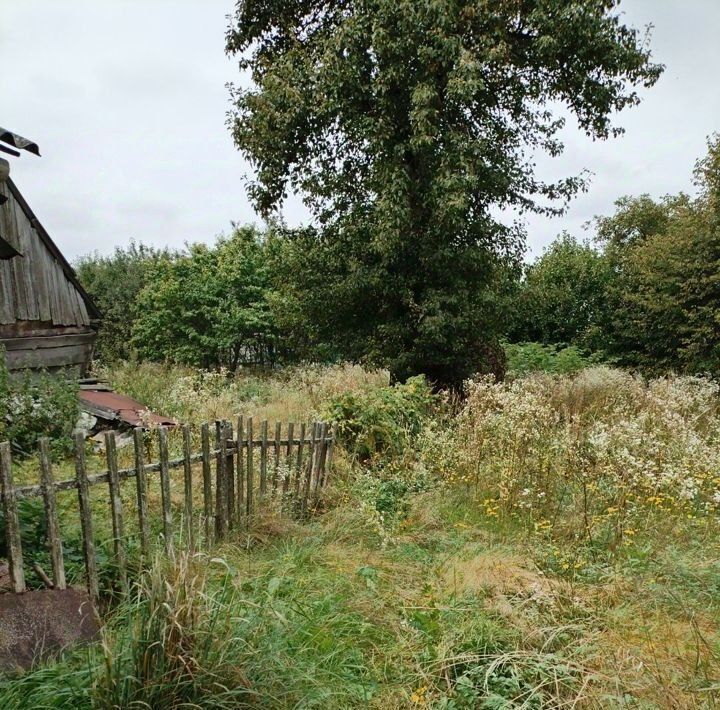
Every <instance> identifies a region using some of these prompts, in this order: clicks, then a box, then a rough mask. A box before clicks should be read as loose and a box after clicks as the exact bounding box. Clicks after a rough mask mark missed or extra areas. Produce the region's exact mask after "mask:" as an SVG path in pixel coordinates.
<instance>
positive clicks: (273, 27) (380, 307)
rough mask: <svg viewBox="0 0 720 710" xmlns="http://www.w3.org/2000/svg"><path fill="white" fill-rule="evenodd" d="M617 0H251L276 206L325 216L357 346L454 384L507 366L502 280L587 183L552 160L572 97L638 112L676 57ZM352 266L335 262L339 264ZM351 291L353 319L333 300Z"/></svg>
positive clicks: (260, 195)
mask: <svg viewBox="0 0 720 710" xmlns="http://www.w3.org/2000/svg"><path fill="white" fill-rule="evenodd" d="M617 6H618V3H617V2H615V1H613V0H561V1H559V2H553V3H547V2H543V1H541V0H521V1H518V0H492V1H490V0H472V1H471V0H460V1H458V0H452V1H451V0H420V1H418V0H344V1H338V2H331V3H328V2H325V0H241V2H239V3H238V6H237V10H236V13H235V16H234V19H233V20H232V23H231V26H230V28H229V30H228V34H227V50H228V52H229V53H231V54H233V55H235V56H236V57H237V58H238V60H239V65H240V68H241V69H242V70H248V71H249V73H250V77H251V79H252V86H250V88H247V89H245V88H235V89H234V91H233V101H234V106H235V109H234V112H233V114H232V120H231V127H232V132H233V137H234V140H235V142H236V145H237V146H238V148H239V149H240V150H241V151H242V152H243V153H244V154H245V155H246V156H247V157H248V158H249V159H250V161H251V162H252V164H253V166H254V167H255V169H256V180H255V181H254V182H253V183H252V184H251V187H250V194H251V197H252V199H253V200H254V202H255V205H256V206H257V208H258V209H259V210H260V212H261V213H263V214H266V215H267V214H270V213H272V212H273V211H274V210H276V209H277V208H278V207H279V206H280V205H281V204H282V202H283V200H284V199H285V198H286V197H287V195H288V192H289V191H291V190H292V191H297V192H299V193H301V194H302V195H303V197H304V199H305V201H306V203H307V204H308V206H309V207H310V208H311V210H312V211H313V214H314V217H315V219H316V220H317V226H318V232H317V234H318V238H317V240H316V243H315V248H316V249H317V250H318V251H319V252H321V253H322V254H321V255H320V256H319V257H318V258H319V260H320V263H322V264H323V267H324V268H325V269H326V270H327V271H328V278H329V281H331V282H334V283H336V284H337V285H338V290H337V291H336V292H335V297H334V298H332V300H331V302H329V303H328V308H327V314H328V316H329V318H330V320H331V321H332V326H330V322H329V323H328V327H329V328H330V327H332V329H333V330H334V331H335V332H336V333H337V335H338V338H339V340H340V342H341V343H343V342H346V341H347V340H348V334H354V335H352V337H350V339H351V340H352V342H353V352H360V353H361V354H362V355H363V356H365V357H366V359H370V360H372V361H373V362H375V363H377V364H382V365H386V366H389V367H390V368H391V370H392V372H393V373H394V374H395V375H396V376H397V377H405V376H407V375H410V374H414V373H417V372H423V373H426V374H428V375H430V377H431V378H433V379H434V380H436V381H438V382H441V383H445V384H453V383H458V382H459V381H460V380H462V379H463V378H464V377H466V376H468V375H470V374H471V373H472V372H474V371H478V370H482V369H484V368H487V367H488V363H489V361H490V360H492V356H491V351H492V346H493V343H494V342H495V341H496V339H497V335H498V333H499V332H500V330H501V329H502V323H503V319H504V314H502V313H499V312H498V311H497V299H496V298H495V296H494V295H493V293H492V290H493V288H494V286H495V284H496V281H497V278H498V277H497V271H498V269H499V270H500V271H501V272H502V271H504V270H505V269H507V268H509V267H510V266H511V265H512V263H513V262H514V261H515V262H516V261H517V258H518V255H519V253H520V251H521V248H522V243H523V236H524V232H523V228H522V225H521V223H520V222H518V221H515V222H512V221H510V223H509V224H508V221H507V220H504V219H501V218H500V217H499V216H498V214H499V212H500V211H503V210H504V211H508V210H514V211H516V212H524V211H530V212H538V213H548V214H550V213H556V212H558V211H559V210H561V209H562V208H563V206H564V204H565V203H566V201H567V200H569V199H570V198H571V197H572V196H573V194H575V193H576V192H577V190H578V189H580V188H581V187H582V185H583V181H582V178H581V177H579V176H570V177H567V178H563V179H560V180H558V181H555V182H546V181H544V180H542V179H540V178H539V177H538V176H537V174H536V171H535V167H534V162H533V156H534V154H535V153H536V152H537V151H545V152H547V153H549V154H551V155H557V154H559V153H560V152H561V151H562V149H563V146H562V143H561V141H560V138H559V133H558V132H559V130H560V129H561V128H562V127H563V125H564V122H565V118H564V114H563V113H562V111H563V110H565V111H569V112H570V113H571V114H572V115H574V116H575V118H576V119H577V121H578V123H579V125H580V127H581V129H582V130H584V131H585V132H586V133H587V134H589V135H591V136H593V137H594V138H607V137H608V136H610V135H614V134H616V133H617V132H618V131H619V129H618V128H616V127H613V126H612V125H611V121H610V119H611V116H612V114H613V113H614V112H616V111H618V110H621V109H623V108H625V107H627V106H630V105H633V104H635V103H637V102H638V96H637V94H636V92H635V90H634V87H636V86H650V85H652V84H653V83H654V82H655V81H656V79H657V78H658V76H659V75H660V72H661V69H662V68H661V67H660V66H659V65H657V64H654V63H652V62H651V60H650V54H649V51H648V48H647V45H646V37H645V36H644V35H643V34H642V33H639V32H638V31H636V30H635V29H633V28H630V27H627V26H626V25H624V24H623V22H622V21H621V18H620V15H619V13H618V11H617ZM330 271H332V273H330ZM340 297H342V298H344V299H346V300H347V301H351V302H352V303H345V304H344V307H343V313H344V317H343V319H342V320H339V319H337V318H334V319H333V315H332V313H331V311H332V309H334V308H335V307H337V305H338V300H339V298H340Z"/></svg>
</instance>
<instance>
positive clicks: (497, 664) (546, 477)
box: [0, 365, 720, 709]
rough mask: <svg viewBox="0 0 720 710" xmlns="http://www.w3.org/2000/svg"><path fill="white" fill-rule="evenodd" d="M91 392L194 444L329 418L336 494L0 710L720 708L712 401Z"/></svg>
mask: <svg viewBox="0 0 720 710" xmlns="http://www.w3.org/2000/svg"><path fill="white" fill-rule="evenodd" d="M105 375H106V376H107V377H108V378H109V379H110V381H111V382H112V384H113V385H114V386H115V387H116V388H117V389H118V390H119V391H124V392H127V393H128V394H131V395H134V396H136V397H138V398H139V399H142V401H144V402H146V403H147V404H148V406H150V407H152V408H153V409H155V410H157V411H162V412H163V413H165V414H169V415H171V416H175V417H177V418H178V419H182V420H186V421H189V422H191V423H199V422H202V421H206V420H212V419H215V418H223V417H232V416H235V415H237V414H251V415H253V416H255V417H258V418H268V419H275V418H277V419H293V420H295V421H300V420H303V419H306V420H310V419H311V418H314V417H324V418H329V419H332V420H334V421H337V422H338V425H339V437H340V443H341V445H340V447H339V451H338V455H337V457H336V465H335V471H334V473H333V479H332V485H331V486H330V488H329V489H328V490H327V492H326V494H325V497H324V499H323V500H322V501H321V505H319V506H318V509H317V510H315V511H314V512H313V514H312V515H311V517H310V518H309V519H306V520H300V519H298V518H296V517H294V516H293V515H292V514H288V513H287V512H281V511H272V510H269V511H268V512H267V513H266V514H264V515H263V516H261V517H259V518H258V519H257V520H255V521H253V523H252V526H251V527H250V528H248V529H243V530H242V531H236V532H235V533H234V534H233V535H232V536H231V537H230V538H229V539H228V541H227V542H226V543H223V544H222V545H221V546H219V547H217V548H215V549H213V550H211V551H210V552H207V553H206V552H203V553H198V554H195V555H191V554H188V553H187V552H179V553H178V554H177V555H176V557H174V558H173V559H166V558H164V557H159V558H158V559H157V561H156V564H155V565H154V566H153V568H152V570H151V571H150V572H147V573H140V572H137V573H136V574H135V577H134V580H135V581H134V586H133V592H132V594H131V595H130V598H129V599H128V600H127V601H122V602H115V603H110V604H109V606H108V609H107V612H106V625H105V627H104V628H103V631H102V638H101V640H100V642H99V643H97V644H95V645H93V646H91V647H89V648H86V649H80V650H75V651H71V652H67V653H66V654H64V655H61V656H60V657H59V658H58V659H56V660H55V661H53V662H50V663H45V664H42V665H38V667H37V668H36V669H35V670H33V671H31V672H29V673H26V674H24V675H20V676H17V677H15V678H10V679H5V680H3V681H2V682H0V705H1V706H2V707H4V708H26V707H33V708H59V707H73V708H83V707H135V708H140V707H153V708H171V707H172V708H174V707H188V708H189V707H208V708H219V707H228V708H230V707H268V708H285V707H287V708H291V707H298V708H300V707H303V708H310V707H317V708H348V707H375V708H383V709H384V708H413V707H432V708H560V707H587V708H605V707H631V708H651V707H662V708H695V707H697V708H704V707H714V706H715V703H716V702H717V701H718V699H720V698H718V695H719V694H720V636H719V629H718V618H720V564H718V559H720V554H719V552H720V549H719V548H720V543H719V542H718V513H719V512H720V474H719V473H718V472H719V471H720V433H719V432H720V411H719V408H718V385H717V384H716V383H714V382H712V381H710V380H707V379H704V378H698V377H674V376H671V377H665V378H661V379H655V380H650V381H647V380H644V379H642V378H640V377H636V376H633V375H630V374H627V373H625V372H622V371H620V370H616V369H612V368H608V367H584V368H582V369H580V370H578V371H576V372H573V373H569V374H546V373H539V372H535V373H526V374H520V375H517V376H515V377H509V378H508V379H507V380H506V381H505V382H503V383H497V382H495V381H494V380H493V379H492V378H480V379H476V380H474V381H471V382H468V383H467V384H466V390H465V396H464V397H463V398H460V397H457V396H450V395H445V394H442V393H440V394H435V393H433V392H432V391H431V389H430V388H429V387H428V386H427V384H426V383H425V381H424V380H423V379H422V378H413V379H411V380H409V381H408V382H407V383H405V384H398V385H395V386H390V385H389V380H388V376H387V374H386V373H383V372H367V371H365V370H363V369H361V368H359V367H356V366H335V367H317V368H311V367H306V368H295V369H292V370H283V371H278V372H275V373H272V374H249V373H245V372H242V371H241V372H240V373H239V374H236V375H232V376H231V375H229V374H228V373H207V372H202V371H198V370H190V369H181V368H170V367H164V366H159V365H139V366H138V365H126V366H118V367H115V368H112V369H108V370H107V371H106V372H105ZM96 463H97V465H100V463H99V462H96ZM59 465H60V466H62V463H60V464H59ZM28 466H29V464H28ZM21 469H22V467H21ZM22 470H25V469H22ZM28 470H29V469H28ZM177 505H178V508H180V507H181V505H182V503H181V500H180V498H179V497H178V501H177ZM108 564H110V563H109V562H108Z"/></svg>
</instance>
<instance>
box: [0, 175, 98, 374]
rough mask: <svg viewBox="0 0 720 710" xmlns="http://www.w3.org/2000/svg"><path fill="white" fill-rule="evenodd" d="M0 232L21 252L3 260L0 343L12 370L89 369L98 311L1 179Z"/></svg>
mask: <svg viewBox="0 0 720 710" xmlns="http://www.w3.org/2000/svg"><path fill="white" fill-rule="evenodd" d="M0 194H2V195H3V196H5V197H6V198H7V201H6V202H5V203H4V204H3V205H2V206H0V234H1V235H2V237H3V239H4V240H5V241H6V242H7V243H8V244H10V246H12V247H13V248H14V249H15V250H16V251H17V252H19V254H20V255H21V256H17V257H15V258H12V259H8V260H0V344H2V345H3V346H4V347H5V349H6V351H7V363H8V367H9V368H10V370H19V369H25V368H41V367H42V368H48V369H54V368H60V367H70V368H74V369H77V370H79V371H80V372H81V373H82V372H84V371H85V370H86V369H87V366H88V364H89V361H90V357H91V354H92V348H93V343H94V341H95V336H96V329H95V327H94V325H93V321H94V319H96V318H97V316H98V314H97V312H96V311H95V309H94V307H93V306H92V303H91V302H90V299H89V298H88V296H87V294H86V293H85V292H84V291H83V289H82V287H81V286H80V284H79V283H78V281H77V278H76V277H75V274H74V272H73V270H72V268H71V267H70V265H69V264H68V262H67V261H66V260H65V258H64V257H63V256H62V254H61V253H60V252H59V250H58V249H57V247H56V246H55V244H54V243H53V241H52V240H51V239H50V236H49V235H48V234H47V232H46V231H45V229H44V228H43V226H42V225H41V224H40V222H39V221H38V220H37V218H36V217H35V215H34V214H33V212H32V210H31V209H30V207H29V206H28V204H27V202H26V201H25V199H24V198H23V197H22V195H21V194H20V192H19V191H18V189H17V187H16V186H15V185H14V183H13V182H12V181H11V180H10V179H8V180H7V181H5V182H0Z"/></svg>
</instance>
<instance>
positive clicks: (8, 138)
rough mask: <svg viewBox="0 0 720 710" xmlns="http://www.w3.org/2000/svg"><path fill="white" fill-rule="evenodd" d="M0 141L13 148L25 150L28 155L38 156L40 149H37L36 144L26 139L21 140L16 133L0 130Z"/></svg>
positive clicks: (4, 129)
mask: <svg viewBox="0 0 720 710" xmlns="http://www.w3.org/2000/svg"><path fill="white" fill-rule="evenodd" d="M0 141H2V142H3V143H7V144H8V145H11V146H13V147H14V148H19V149H20V150H26V151H28V153H33V154H35V155H40V148H38V144H37V143H34V142H33V141H31V140H29V139H28V138H23V137H22V136H19V135H18V134H17V133H13V132H12V131H8V130H7V129H6V128H0Z"/></svg>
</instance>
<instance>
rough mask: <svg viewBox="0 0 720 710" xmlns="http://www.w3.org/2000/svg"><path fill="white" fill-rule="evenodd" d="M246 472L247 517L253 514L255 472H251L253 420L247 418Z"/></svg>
mask: <svg viewBox="0 0 720 710" xmlns="http://www.w3.org/2000/svg"><path fill="white" fill-rule="evenodd" d="M247 438H248V445H247V471H246V473H245V475H246V477H247V495H246V496H245V505H246V506H247V515H248V516H250V515H252V512H253V494H254V491H253V486H254V481H253V478H254V476H255V471H254V470H253V463H254V462H253V418H252V417H248V420H247Z"/></svg>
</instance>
